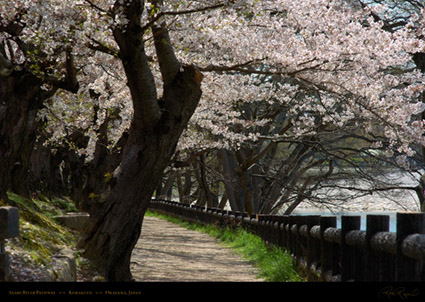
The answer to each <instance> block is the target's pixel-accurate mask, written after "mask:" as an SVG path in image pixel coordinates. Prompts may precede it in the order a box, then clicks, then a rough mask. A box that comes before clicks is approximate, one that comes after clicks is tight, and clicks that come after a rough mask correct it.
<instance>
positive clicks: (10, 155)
mask: <svg viewBox="0 0 425 302" xmlns="http://www.w3.org/2000/svg"><path fill="white" fill-rule="evenodd" d="M41 85H42V83H41V81H40V80H39V79H37V78H36V77H35V76H33V75H31V74H29V73H26V72H24V71H21V72H17V71H14V72H12V73H11V74H10V75H8V76H6V77H2V76H0V167H1V169H0V199H4V200H8V199H7V195H6V192H7V190H9V189H11V190H13V191H14V192H16V193H21V194H26V195H27V194H29V193H30V192H29V189H28V188H29V182H30V178H29V176H30V175H29V173H28V171H29V170H30V166H29V165H30V158H31V154H32V150H33V145H34V143H35V141H36V129H37V124H36V122H35V118H36V115H37V112H38V110H40V109H41V108H42V106H43V101H44V100H46V99H47V98H49V97H50V96H51V95H52V94H53V91H50V92H49V91H43V90H42V89H41Z"/></svg>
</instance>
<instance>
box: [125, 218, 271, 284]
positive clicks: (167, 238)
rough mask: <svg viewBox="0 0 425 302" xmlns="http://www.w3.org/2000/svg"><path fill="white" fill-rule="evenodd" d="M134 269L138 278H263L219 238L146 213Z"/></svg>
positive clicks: (210, 279) (134, 259) (159, 279)
mask: <svg viewBox="0 0 425 302" xmlns="http://www.w3.org/2000/svg"><path fill="white" fill-rule="evenodd" d="M131 271H132V274H133V277H134V278H135V279H136V281H172V282H174V281H175V282H181V281H204V282H208V281H217V282H220V281H227V282H232V281H245V282H249V281H263V280H261V279H258V278H257V277H256V274H257V271H256V269H255V268H254V267H253V266H252V265H251V264H249V263H248V262H247V261H245V260H243V259H242V258H241V257H240V256H238V255H236V254H235V253H234V252H233V251H232V250H230V249H228V248H226V247H224V246H223V245H221V244H220V243H219V241H218V240H217V239H216V238H213V237H211V236H209V235H207V234H203V233H199V232H196V231H192V230H188V229H185V228H182V227H180V226H178V225H176V224H173V223H170V222H168V221H165V220H161V219H159V218H156V217H147V216H146V217H145V218H144V222H143V227H142V235H141V237H140V240H139V241H138V243H137V245H136V247H135V248H134V250H133V254H132V259H131Z"/></svg>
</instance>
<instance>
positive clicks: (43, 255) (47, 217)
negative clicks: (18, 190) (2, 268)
mask: <svg viewBox="0 0 425 302" xmlns="http://www.w3.org/2000/svg"><path fill="white" fill-rule="evenodd" d="M8 196H9V199H11V200H12V201H14V202H15V203H16V205H17V207H18V209H19V237H17V238H11V239H8V240H7V242H6V250H7V252H8V254H9V256H10V266H11V279H12V280H11V281H48V280H46V278H48V271H52V270H53V272H54V270H55V268H54V267H53V258H54V256H55V255H56V254H57V253H58V252H59V251H60V250H61V249H63V248H68V249H72V250H74V251H75V254H76V261H77V269H78V275H79V281H91V279H92V278H97V277H96V276H97V274H96V272H94V270H93V268H92V266H91V264H90V263H89V262H88V261H87V260H85V259H84V258H82V257H79V253H78V251H76V250H75V248H74V247H75V244H76V241H77V237H78V233H77V232H75V231H72V230H70V229H68V228H66V227H63V226H62V225H60V224H59V223H58V222H57V221H55V216H58V215H63V214H65V213H69V212H77V209H76V208H75V206H74V203H73V202H72V201H71V200H70V199H67V198H65V197H64V198H47V197H45V196H38V197H37V198H26V197H22V196H19V195H17V194H13V193H9V194H8ZM4 205H6V204H4V203H2V202H1V201H0V206H4Z"/></svg>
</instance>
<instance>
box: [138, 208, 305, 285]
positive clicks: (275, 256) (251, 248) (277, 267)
mask: <svg viewBox="0 0 425 302" xmlns="http://www.w3.org/2000/svg"><path fill="white" fill-rule="evenodd" d="M146 215H147V216H154V217H158V218H161V219H164V220H167V221H169V222H172V223H175V224H178V225H180V226H182V227H184V228H187V229H190V230H195V231H198V232H202V233H206V234H209V235H211V236H213V237H215V238H218V239H220V240H221V241H222V242H223V243H224V245H225V246H227V247H230V248H232V249H234V250H235V251H236V252H237V253H238V254H240V255H241V256H242V257H243V258H244V259H246V260H248V261H249V262H251V263H252V264H254V265H255V266H256V267H257V268H258V270H259V275H258V277H259V278H263V279H264V280H265V281H269V282H295V281H303V278H302V277H300V276H299V275H298V274H297V273H296V271H295V269H294V266H293V264H292V259H291V256H290V255H289V254H288V253H287V252H285V251H283V250H282V249H281V248H279V247H277V246H266V244H265V242H264V241H263V240H262V239H261V238H260V237H258V236H256V235H254V234H252V233H250V232H248V231H246V230H245V229H243V228H236V229H231V228H229V227H225V228H224V227H218V226H215V225H204V224H200V223H192V222H186V221H183V220H182V219H180V218H176V217H172V216H167V215H162V214H158V213H154V212H150V211H148V212H147V213H146Z"/></svg>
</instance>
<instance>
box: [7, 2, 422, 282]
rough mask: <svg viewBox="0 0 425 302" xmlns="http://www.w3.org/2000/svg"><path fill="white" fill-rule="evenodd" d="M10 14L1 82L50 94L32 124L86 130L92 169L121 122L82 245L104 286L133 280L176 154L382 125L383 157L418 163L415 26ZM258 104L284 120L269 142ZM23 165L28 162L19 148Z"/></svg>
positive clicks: (98, 10)
mask: <svg viewBox="0 0 425 302" xmlns="http://www.w3.org/2000/svg"><path fill="white" fill-rule="evenodd" d="M0 14H1V17H2V19H1V20H2V21H0V22H1V23H0V26H1V27H0V29H1V30H0V32H2V37H1V43H2V44H1V46H2V48H1V49H2V51H0V66H1V77H0V79H1V81H4V80H5V79H6V80H7V79H11V81H12V80H13V81H16V79H19V77H18V73H17V72H18V71H20V72H23V71H25V72H26V74H27V75H28V77H29V78H31V79H33V80H34V82H35V84H36V85H34V87H36V89H37V91H40V93H38V94H37V95H38V98H37V101H38V104H39V105H38V107H35V110H34V112H32V113H31V117H32V120H31V121H34V118H35V115H36V113H38V114H39V120H40V121H45V120H48V121H47V125H48V126H49V127H48V128H49V129H50V131H51V133H52V135H51V138H50V140H51V141H64V138H66V137H68V134H69V133H67V131H69V129H84V130H85V131H87V135H88V136H89V137H90V138H91V142H90V143H89V148H87V150H80V152H83V153H84V152H89V153H91V154H89V155H88V158H95V157H96V156H95V155H94V154H95V153H96V141H98V142H99V141H102V139H101V138H100V136H97V135H100V134H101V133H105V132H104V131H103V132H102V131H100V128H101V127H102V125H106V124H105V120H108V119H110V118H111V116H112V115H115V116H116V117H117V116H119V118H112V119H110V120H108V121H107V122H108V123H107V124H108V125H110V127H109V128H110V129H107V130H108V135H109V138H110V139H108V141H103V143H102V144H103V145H109V144H110V148H113V146H114V145H115V144H116V143H117V142H118V141H119V139H120V137H121V135H122V133H127V134H128V137H127V138H126V141H125V145H124V146H123V148H122V151H121V152H120V160H121V161H120V164H119V166H118V167H117V168H116V169H115V170H114V171H112V172H111V171H106V172H108V183H109V185H108V187H107V188H106V187H105V190H104V192H102V193H103V194H101V195H102V196H100V198H98V199H96V201H95V204H93V205H91V208H92V209H91V220H92V225H91V228H90V229H89V230H88V232H87V237H86V238H85V240H84V241H83V242H82V244H83V246H84V248H85V252H86V253H85V254H86V256H87V257H89V258H91V259H93V260H95V262H96V263H97V264H98V265H99V266H100V267H102V268H103V270H104V275H105V277H106V278H107V280H111V281H112V280H120V281H127V280H131V273H130V268H129V264H130V256H131V251H132V249H133V247H134V245H135V243H136V241H137V239H138V237H139V235H140V230H141V225H142V222H143V216H144V213H145V211H146V209H147V207H148V205H149V201H150V198H151V196H152V194H153V192H154V190H155V188H156V186H157V183H158V181H159V180H160V179H161V176H162V173H163V171H164V169H165V168H166V167H167V165H168V163H169V162H170V159H171V158H172V156H173V155H174V154H175V150H176V149H177V151H178V153H177V154H176V155H175V160H177V161H179V160H182V159H184V157H185V156H186V157H187V156H188V155H187V151H190V150H195V149H196V150H206V149H211V148H215V149H220V150H222V149H230V148H235V149H238V148H240V147H241V146H242V144H243V143H244V142H247V141H253V142H255V141H258V140H259V139H267V140H268V141H270V142H274V141H302V140H303V139H305V138H308V137H310V138H311V137H314V136H316V135H319V134H320V133H321V132H320V131H321V129H323V128H326V129H328V131H332V129H339V128H342V127H344V126H347V125H348V126H351V127H356V128H361V129H362V130H363V131H364V133H365V135H373V134H374V133H375V129H376V126H377V125H380V126H381V127H382V129H381V134H382V137H383V138H385V140H384V139H383V140H377V142H376V146H375V147H379V144H380V143H382V145H385V147H386V148H388V149H396V150H397V151H398V152H400V153H403V154H408V155H410V154H412V153H413V149H412V148H411V143H412V142H416V143H418V144H423V137H422V133H423V123H422V121H420V120H419V121H418V120H413V119H412V116H413V115H416V114H419V113H421V112H422V111H423V104H422V103H421V102H419V101H418V100H417V97H418V96H419V94H420V93H421V92H422V90H423V84H424V83H423V75H422V73H421V72H420V71H418V70H417V69H413V70H411V69H409V68H408V66H409V64H410V63H411V61H412V59H411V55H410V54H412V53H417V52H421V51H423V48H424V42H423V41H422V40H420V39H417V38H416V36H415V35H414V33H413V30H412V28H411V27H409V26H405V27H403V28H402V29H400V30H398V31H396V32H388V31H386V30H385V29H384V28H383V25H384V24H383V23H382V22H381V21H379V20H378V21H377V20H375V19H374V18H373V17H371V16H370V14H368V12H367V11H365V10H364V9H361V8H353V7H352V6H349V5H348V4H347V3H346V2H345V1H339V0H335V1H324V0H308V1H287V0H278V1H257V0H246V1H244V0H241V1H225V0H223V1H217V0H208V1H190V0H185V1H165V0H151V1H141V0H114V1H112V0H103V1H93V0H80V1H71V2H68V1H57V0H38V1H25V0H18V1H13V2H6V3H3V2H2V3H1V4H0ZM201 82H202V91H203V93H202V97H201ZM25 83H26V84H25V85H29V83H30V82H29V81H26V80H25ZM0 87H17V88H18V91H14V92H13V94H14V96H15V99H16V102H17V103H18V104H24V103H23V101H22V100H23V97H22V96H20V95H19V93H18V92H22V91H25V92H30V91H32V90H31V89H29V87H28V86H23V87H18V86H17V85H9V84H4V85H3V84H2V85H0ZM34 89H35V88H34ZM1 91H4V89H3V88H2V90H1ZM41 92H46V95H45V96H44V95H43V97H41ZM47 92H48V93H47ZM1 93H2V95H1V99H2V100H8V99H9V98H8V97H6V96H7V94H6V93H3V92H1ZM43 101H44V103H43ZM257 102H262V103H264V106H266V107H267V106H269V107H279V108H283V109H284V110H283V111H284V112H285V118H284V119H283V120H282V121H281V122H282V124H281V127H280V130H279V131H276V132H274V133H271V134H268V135H265V134H264V132H261V131H259V130H260V129H265V127H269V125H270V123H271V120H272V119H273V116H266V115H265V116H262V117H260V116H257V118H252V117H251V118H250V117H249V114H248V112H246V111H244V110H243V109H242V110H240V109H241V108H248V106H246V105H244V104H250V103H251V104H254V103H257ZM198 103H199V106H198ZM3 104H4V101H3ZM7 104H8V103H7ZM32 104H33V103H32ZM3 106H4V105H3ZM43 106H45V107H46V109H45V110H41V108H42V107H43ZM27 107H28V106H27ZM95 107H96V108H97V109H94V108H95ZM0 108H1V109H0V122H1V124H0V125H1V127H2V128H1V131H2V132H1V135H2V140H3V137H7V139H9V140H12V139H13V137H15V136H14V134H13V130H12V129H10V128H11V127H10V125H9V124H8V122H7V118H8V117H9V116H12V115H13V116H15V117H16V116H18V112H20V110H13V109H7V110H9V111H7V112H6V111H5V110H6V109H3V108H9V107H0ZM195 109H196V111H195ZM111 110H113V111H115V110H117V112H119V113H118V114H112V115H111ZM22 112H25V114H26V116H28V115H29V113H28V112H29V111H27V110H26V109H25V110H22ZM95 112H96V115H97V118H95V119H94V118H92V117H93V115H94V113H95ZM280 112H282V110H281V111H280ZM76 113H78V115H76ZM252 116H253V115H252ZM108 117H109V118H108ZM189 120H190V122H189ZM16 121H17V122H14V123H16V124H17V125H18V124H20V123H19V119H17V120H16ZM25 121H29V119H28V118H25ZM93 121H95V123H93ZM286 126H288V127H286ZM24 128H25V129H28V127H24ZM107 128H108V127H107ZM183 132H184V134H183V136H182V139H180V137H181V135H182V133H183ZM3 133H7V136H6V135H3ZM33 139H34V136H31V137H30V139H29V141H32V140H33ZM9 145H10V144H4V143H3V142H2V148H5V150H6V147H4V146H9ZM26 145H28V144H26ZM98 146H99V145H98ZM7 148H9V147H7ZM2 150H3V149H2ZM9 150H10V149H7V150H6V151H0V152H2V153H1V155H3V153H4V154H6V155H7V156H6V157H5V158H8V156H9V157H10V155H8V154H11V153H12V152H9ZM7 152H9V153H7ZM185 152H186V155H185V154H184V153H185ZM14 154H19V156H21V154H23V153H22V152H20V150H19V146H18V147H16V148H15V150H14ZM178 156H180V157H182V158H178ZM14 162H16V157H13V158H12V157H10V158H9V159H8V162H5V163H6V164H7V166H8V167H12V166H13V164H14ZM247 168H249V167H247ZM8 169H9V170H6V171H7V172H8V171H10V169H11V168H8ZM103 171H105V170H103ZM100 177H102V175H98V176H96V177H95V179H98V178H100ZM202 177H203V176H202V175H200V179H201V178H202ZM3 178H5V176H3ZM98 181H104V180H100V179H99V180H98ZM1 182H4V183H7V182H6V181H4V180H3V179H1Z"/></svg>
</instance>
